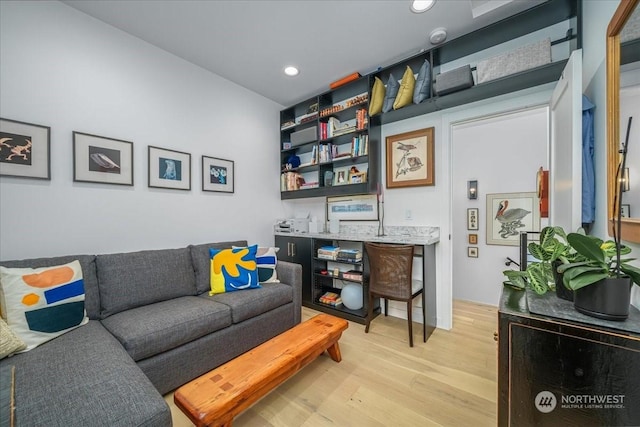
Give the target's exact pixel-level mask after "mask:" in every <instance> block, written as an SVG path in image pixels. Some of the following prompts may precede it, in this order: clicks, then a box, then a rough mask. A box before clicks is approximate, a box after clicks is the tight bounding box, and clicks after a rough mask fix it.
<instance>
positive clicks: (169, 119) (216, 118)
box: [0, 1, 282, 259]
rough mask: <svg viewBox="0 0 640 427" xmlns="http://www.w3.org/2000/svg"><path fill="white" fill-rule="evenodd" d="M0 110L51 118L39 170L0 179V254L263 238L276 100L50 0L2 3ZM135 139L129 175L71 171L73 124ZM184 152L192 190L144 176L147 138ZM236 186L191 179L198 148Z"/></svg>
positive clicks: (40, 120) (273, 180) (272, 195)
mask: <svg viewBox="0 0 640 427" xmlns="http://www.w3.org/2000/svg"><path fill="white" fill-rule="evenodd" d="M0 19H1V21H0V92H1V93H2V97H1V99H0V115H1V116H2V117H3V118H7V119H13V120H19V121H25V122H29V123H36V124H40V125H46V126H50V127H51V169H52V170H51V176H52V178H51V181H37V180H29V179H19V178H9V177H2V178H1V179H0V235H1V236H2V237H1V240H0V259H16V258H31V257H39V256H51V255H61V254H72V253H107V252H120V251H123V252H124V251H132V250H139V249H152V248H166V247H181V246H185V245H187V244H190V243H204V242H210V241H220V240H225V239H247V240H249V241H250V242H257V243H261V244H272V243H273V235H272V225H273V221H274V219H275V218H277V217H280V216H282V205H281V202H280V200H279V187H278V182H279V180H278V170H277V169H275V168H274V167H273V165H276V164H278V161H279V158H278V151H277V148H276V147H278V145H279V142H278V141H279V135H278V127H277V126H276V124H277V123H278V120H279V110H280V109H281V108H282V107H281V106H280V105H278V104H276V103H274V102H272V101H270V100H267V99H266V98H263V97H261V96H258V95H256V94H254V93H253V92H250V91H248V90H246V89H244V88H242V87H240V86H237V85H235V84H233V83H231V82H229V81H227V80H224V79H222V78H220V77H218V76H216V75H214V74H211V73H210V72H207V71H205V70H203V69H201V68H199V67H196V66H194V65H192V64H189V63H187V62H185V61H183V60H182V59H179V58H177V57H175V56H173V55H171V54H169V53H167V52H165V51H162V50H160V49H158V48H155V47H153V46H151V45H150V44H147V43H146V42H143V41H141V40H139V39H137V38H134V37H132V36H130V35H128V34H126V33H123V32H121V31H120V30H117V29H115V28H114V27H111V26H108V25H106V24H104V23H102V22H100V21H98V20H96V19H93V18H91V17H89V16H87V15H85V14H83V13H81V12H79V11H77V10H75V9H72V8H70V7H68V6H66V5H64V4H62V3H59V2H6V1H3V2H0ZM74 130H75V131H80V132H86V133H92V134H97V135H102V136H107V137H112V138H117V139H122V140H127V141H133V144H134V145H133V148H134V184H135V185H134V186H133V187H125V186H114V185H104V184H90V183H75V182H73V171H72V169H73V165H72V131H74ZM148 145H154V146H159V147H163V148H169V149H175V150H179V151H185V152H188V153H191V167H192V177H191V191H188V192H187V191H177V190H163V189H150V188H148V187H147V146H148ZM202 155H207V156H212V157H219V158H224V159H230V160H234V161H235V172H236V180H235V193H234V194H224V193H210V192H202V191H201V156H202Z"/></svg>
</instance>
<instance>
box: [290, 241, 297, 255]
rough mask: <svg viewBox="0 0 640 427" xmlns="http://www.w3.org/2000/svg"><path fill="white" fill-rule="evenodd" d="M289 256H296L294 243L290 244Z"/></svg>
mask: <svg viewBox="0 0 640 427" xmlns="http://www.w3.org/2000/svg"><path fill="white" fill-rule="evenodd" d="M291 256H296V244H295V243H292V244H291Z"/></svg>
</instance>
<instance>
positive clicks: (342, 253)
mask: <svg viewBox="0 0 640 427" xmlns="http://www.w3.org/2000/svg"><path fill="white" fill-rule="evenodd" d="M335 260H336V261H347V262H360V261H362V252H360V250H358V249H340V250H339V251H338V254H337V257H336V258H335Z"/></svg>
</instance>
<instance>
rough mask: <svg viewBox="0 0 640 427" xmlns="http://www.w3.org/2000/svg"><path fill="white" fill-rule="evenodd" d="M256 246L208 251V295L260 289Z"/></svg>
mask: <svg viewBox="0 0 640 427" xmlns="http://www.w3.org/2000/svg"><path fill="white" fill-rule="evenodd" d="M257 252H258V245H253V246H249V247H243V248H231V249H213V248H211V249H209V255H210V257H211V291H210V292H209V295H215V294H221V293H224V292H233V291H239V290H242V289H255V288H260V287H261V286H260V283H259V280H258V263H257V260H256V254H257Z"/></svg>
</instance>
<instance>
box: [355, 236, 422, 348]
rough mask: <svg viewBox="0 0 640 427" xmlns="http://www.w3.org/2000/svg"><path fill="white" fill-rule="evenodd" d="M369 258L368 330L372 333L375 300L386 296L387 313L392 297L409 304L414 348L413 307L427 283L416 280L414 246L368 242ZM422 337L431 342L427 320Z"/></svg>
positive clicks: (411, 336) (410, 334)
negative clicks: (413, 273) (428, 337)
mask: <svg viewBox="0 0 640 427" xmlns="http://www.w3.org/2000/svg"><path fill="white" fill-rule="evenodd" d="M365 249H366V251H367V256H368V257H369V305H368V307H369V309H368V314H367V324H366V327H365V329H364V331H365V332H366V333H368V332H369V324H370V323H371V318H372V317H373V299H374V298H384V315H385V316H386V315H387V313H388V312H389V302H388V301H389V300H394V301H404V302H406V303H407V320H408V322H409V346H411V347H413V319H412V315H411V308H412V303H413V299H414V298H415V297H417V296H418V295H420V294H422V292H423V290H424V286H423V284H422V281H420V280H412V277H411V274H412V272H413V252H414V246H413V245H394V244H380V243H369V242H365ZM422 336H423V339H424V342H426V341H427V329H426V325H425V324H424V323H423V327H422Z"/></svg>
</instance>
